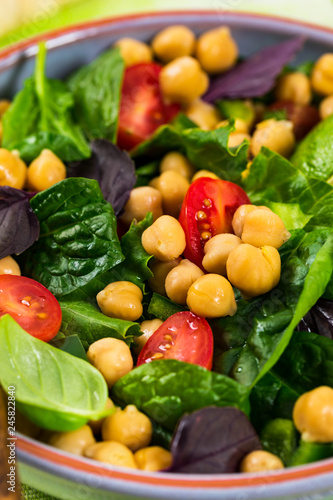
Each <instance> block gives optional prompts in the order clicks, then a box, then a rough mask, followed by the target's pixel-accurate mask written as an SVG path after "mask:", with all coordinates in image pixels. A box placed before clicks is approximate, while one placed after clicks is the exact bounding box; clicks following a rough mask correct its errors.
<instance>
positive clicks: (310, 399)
mask: <svg viewBox="0 0 333 500" xmlns="http://www.w3.org/2000/svg"><path fill="white" fill-rule="evenodd" d="M293 420H294V424H295V426H296V427H297V429H298V430H299V432H300V433H301V434H302V439H303V440H304V441H315V442H318V443H330V442H332V441H333V389H332V388H331V387H327V386H321V387H316V389H313V390H312V391H309V392H306V393H305V394H302V396H300V397H299V398H298V399H297V401H296V403H295V406H294V410H293Z"/></svg>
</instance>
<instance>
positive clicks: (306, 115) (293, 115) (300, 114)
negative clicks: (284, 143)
mask: <svg viewBox="0 0 333 500" xmlns="http://www.w3.org/2000/svg"><path fill="white" fill-rule="evenodd" d="M269 109H271V110H272V111H278V110H281V111H284V112H285V114H286V119H287V120H290V121H291V122H292V123H293V125H294V134H295V137H296V140H297V141H300V140H301V139H303V137H305V136H306V135H307V134H308V133H309V132H310V130H311V129H312V128H313V127H314V126H315V125H316V124H317V123H318V122H319V120H320V117H319V112H318V110H317V108H316V107H315V106H310V105H305V106H302V105H301V104H295V103H294V102H291V101H277V102H274V103H273V104H271V105H270V106H269Z"/></svg>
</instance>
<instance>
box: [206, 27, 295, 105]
mask: <svg viewBox="0 0 333 500" xmlns="http://www.w3.org/2000/svg"><path fill="white" fill-rule="evenodd" d="M303 43H304V38H303V37H296V38H292V39H290V40H287V41H285V42H281V43H278V44H276V45H273V46H271V47H267V48H265V49H262V50H260V51H259V52H256V53H255V54H254V55H252V56H250V57H249V58H248V59H246V60H245V61H244V62H241V63H240V64H239V65H238V66H236V67H235V68H234V69H232V70H230V71H229V72H228V73H226V74H224V75H221V76H218V77H217V78H215V79H214V80H212V82H211V84H210V86H209V88H208V91H207V92H206V94H205V95H204V100H205V101H207V102H214V101H216V100H217V99H222V98H223V99H224V98H228V99H241V98H244V99H245V98H252V97H260V96H263V95H264V94H266V93H267V92H269V91H270V90H271V89H272V88H273V86H274V84H275V80H276V77H277V76H278V75H279V74H280V73H281V71H282V69H283V67H284V66H285V65H286V64H287V63H288V62H289V61H291V59H293V58H294V56H295V55H296V53H297V52H298V51H299V50H300V48H301V47H302V45H303Z"/></svg>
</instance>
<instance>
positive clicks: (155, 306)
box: [148, 293, 188, 321]
mask: <svg viewBox="0 0 333 500" xmlns="http://www.w3.org/2000/svg"><path fill="white" fill-rule="evenodd" d="M186 310H188V309H187V307H184V306H181V305H180V304H176V303H175V302H172V301H171V300H170V299H168V298H167V297H163V295H159V294H158V293H153V295H152V298H151V300H150V302H149V307H148V313H149V314H151V315H152V316H155V318H159V319H161V320H162V321H165V320H167V319H168V318H169V316H172V315H173V314H176V313H178V312H181V311H186Z"/></svg>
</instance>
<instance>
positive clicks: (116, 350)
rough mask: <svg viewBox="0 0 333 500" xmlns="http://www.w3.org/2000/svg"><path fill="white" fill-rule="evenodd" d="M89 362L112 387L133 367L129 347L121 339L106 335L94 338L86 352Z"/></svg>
mask: <svg viewBox="0 0 333 500" xmlns="http://www.w3.org/2000/svg"><path fill="white" fill-rule="evenodd" d="M87 356H88V360H89V362H90V363H91V364H92V365H93V366H94V367H95V368H97V370H99V371H100V372H101V374H102V375H103V377H104V378H105V380H106V383H107V384H108V387H112V386H113V385H114V384H115V383H116V382H117V380H119V379H120V378H121V377H123V376H124V375H126V373H129V372H130V371H131V370H132V368H133V358H132V355H131V351H130V348H129V347H128V345H127V344H125V342H124V341H123V340H119V339H114V338H111V337H107V338H104V339H99V340H96V342H94V343H93V344H91V345H90V347H89V349H88V352H87Z"/></svg>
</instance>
